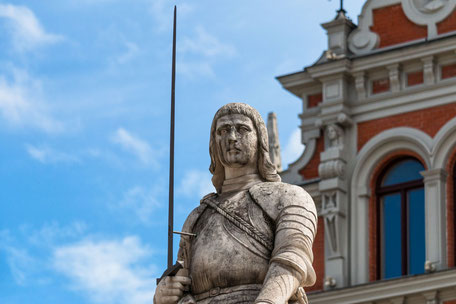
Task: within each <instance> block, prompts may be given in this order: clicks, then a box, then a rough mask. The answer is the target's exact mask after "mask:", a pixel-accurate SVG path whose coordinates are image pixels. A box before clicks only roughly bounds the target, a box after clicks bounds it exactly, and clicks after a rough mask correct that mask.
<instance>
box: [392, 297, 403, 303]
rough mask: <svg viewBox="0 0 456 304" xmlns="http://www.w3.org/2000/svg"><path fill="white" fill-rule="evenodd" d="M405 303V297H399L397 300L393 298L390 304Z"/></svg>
mask: <svg viewBox="0 0 456 304" xmlns="http://www.w3.org/2000/svg"><path fill="white" fill-rule="evenodd" d="M404 301H405V297H397V298H393V299H391V300H390V303H391V304H403V303H404Z"/></svg>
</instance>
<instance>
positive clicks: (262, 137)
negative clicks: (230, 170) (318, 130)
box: [209, 102, 281, 193]
mask: <svg viewBox="0 0 456 304" xmlns="http://www.w3.org/2000/svg"><path fill="white" fill-rule="evenodd" d="M230 114H242V115H245V116H247V117H249V118H250V119H251V120H252V123H253V125H254V126H255V129H256V131H257V138H258V146H257V147H258V171H259V174H260V176H261V178H262V179H263V180H264V181H268V182H280V181H281V179H280V176H279V174H277V171H276V169H275V167H274V165H273V164H272V162H271V159H270V158H269V144H268V132H267V129H266V125H265V124H264V121H263V119H262V118H261V115H260V113H258V111H257V110H255V109H254V108H252V107H251V106H249V105H248V104H245V103H240V102H235V103H229V104H226V105H224V106H223V107H221V108H220V109H219V110H218V111H217V113H215V115H214V119H213V120H212V126H211V136H210V141H209V154H210V156H211V166H210V167H209V171H211V173H212V175H213V176H212V184H213V185H214V187H215V189H216V190H217V192H218V193H220V192H221V190H222V184H223V181H224V180H225V170H224V167H223V164H222V162H221V161H220V158H219V154H218V151H217V144H216V141H215V131H216V127H217V120H218V119H219V118H220V117H222V116H225V115H230Z"/></svg>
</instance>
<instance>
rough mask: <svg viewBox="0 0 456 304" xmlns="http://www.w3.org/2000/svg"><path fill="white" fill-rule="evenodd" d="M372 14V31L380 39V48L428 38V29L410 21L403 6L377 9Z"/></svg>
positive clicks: (396, 5) (397, 5)
mask: <svg viewBox="0 0 456 304" xmlns="http://www.w3.org/2000/svg"><path fill="white" fill-rule="evenodd" d="M372 14H373V19H374V21H373V25H372V26H371V31H373V32H375V33H377V34H378V36H379V37H380V45H379V48H383V47H386V46H390V45H395V44H399V43H404V42H408V41H412V40H417V39H420V38H426V37H427V27H426V26H420V25H417V24H415V23H413V22H412V21H410V20H409V19H408V18H407V16H406V15H405V13H404V11H403V10H402V5H401V4H395V5H391V6H386V7H382V8H378V9H375V10H373V11H372ZM398 29H400V31H399V30H398Z"/></svg>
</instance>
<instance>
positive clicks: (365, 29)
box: [348, 0, 401, 55]
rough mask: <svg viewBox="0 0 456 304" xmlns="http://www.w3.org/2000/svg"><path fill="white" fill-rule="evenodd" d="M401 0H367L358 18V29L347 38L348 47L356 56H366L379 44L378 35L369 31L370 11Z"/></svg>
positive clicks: (371, 21) (371, 16)
mask: <svg viewBox="0 0 456 304" xmlns="http://www.w3.org/2000/svg"><path fill="white" fill-rule="evenodd" d="M398 3H401V0H380V1H379V0H368V1H366V4H364V6H363V10H362V12H361V15H359V16H358V28H357V29H356V30H354V31H353V32H352V33H351V34H350V36H349V37H348V47H349V49H350V51H352V52H353V53H354V54H356V55H361V54H366V53H369V52H370V51H372V50H373V49H375V48H377V47H378V45H379V43H380V38H379V37H378V35H377V34H376V33H374V32H372V31H371V30H370V27H371V26H372V25H373V15H372V10H374V9H376V8H380V7H385V6H389V5H393V4H398Z"/></svg>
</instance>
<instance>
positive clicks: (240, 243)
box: [154, 103, 317, 304]
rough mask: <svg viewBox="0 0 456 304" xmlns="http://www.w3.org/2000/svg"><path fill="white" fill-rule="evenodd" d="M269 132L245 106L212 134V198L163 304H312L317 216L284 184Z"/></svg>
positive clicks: (190, 230) (162, 292)
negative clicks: (271, 150) (273, 160)
mask: <svg viewBox="0 0 456 304" xmlns="http://www.w3.org/2000/svg"><path fill="white" fill-rule="evenodd" d="M268 150H269V146H268V136H267V130H266V126H265V124H264V122H263V120H262V118H261V116H260V114H259V113H258V112H257V111H256V110H255V109H254V108H252V107H251V106H249V105H247V104H244V103H230V104H227V105H225V106H223V107H221V108H220V109H219V110H218V111H217V113H216V114H215V116H214V119H213V121H212V127H211V134H210V143H209V151H210V156H211V165H210V168H209V169H210V172H211V173H212V174H213V177H212V183H213V184H214V187H215V189H216V190H217V193H212V194H208V195H206V196H205V197H204V198H203V199H202V200H201V204H200V205H199V206H198V207H197V208H196V209H194V210H193V211H192V213H191V214H190V215H189V216H188V218H187V220H186V221H185V224H184V226H183V229H182V232H183V233H184V234H183V235H182V236H181V241H180V246H179V252H178V257H177V259H178V262H179V263H180V264H181V265H183V269H181V270H180V271H179V272H178V273H177V274H176V275H175V276H167V277H165V278H163V279H162V280H161V281H160V283H159V284H158V286H157V289H156V292H155V297H154V303H155V304H176V303H198V304H209V303H211V304H222V303H223V304H251V303H258V304H260V303H261V304H267V303H268V304H284V303H301V304H302V303H307V298H306V294H305V291H304V287H306V286H312V285H313V284H314V283H315V280H316V275H315V271H314V269H313V267H312V261H313V254H312V243H313V240H314V237H315V234H316V227H317V212H316V209H315V204H314V202H313V200H312V198H311V197H310V195H309V194H308V193H307V192H306V191H304V190H303V189H302V188H301V187H298V186H294V185H290V184H285V183H282V182H281V179H280V176H279V175H278V174H277V172H276V169H275V167H274V165H273V164H272V163H271V161H270V157H269V152H268Z"/></svg>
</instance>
